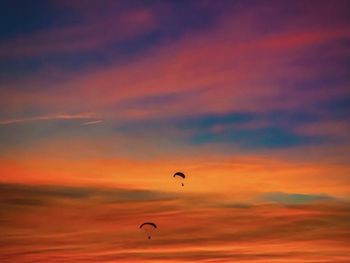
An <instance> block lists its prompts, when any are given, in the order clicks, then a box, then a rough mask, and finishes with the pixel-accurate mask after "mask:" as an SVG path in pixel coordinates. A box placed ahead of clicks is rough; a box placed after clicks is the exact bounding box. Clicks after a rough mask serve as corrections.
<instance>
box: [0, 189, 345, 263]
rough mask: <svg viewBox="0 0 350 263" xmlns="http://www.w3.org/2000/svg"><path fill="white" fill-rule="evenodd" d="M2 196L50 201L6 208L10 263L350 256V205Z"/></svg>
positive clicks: (69, 194)
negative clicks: (146, 226)
mask: <svg viewBox="0 0 350 263" xmlns="http://www.w3.org/2000/svg"><path fill="white" fill-rule="evenodd" d="M0 190H1V192H0V200H1V201H4V200H7V198H9V197H11V198H15V197H16V198H22V199H27V198H28V200H31V199H30V197H31V198H32V199H34V200H46V201H49V202H48V203H47V204H33V203H31V204H25V203H22V202H21V201H18V200H12V201H10V202H7V204H6V206H4V205H3V204H2V206H1V209H2V211H6V212H5V213H1V214H0V228H1V229H2V236H1V240H2V242H3V244H4V245H3V247H2V249H3V250H2V253H1V255H0V257H1V259H2V260H4V262H11V261H17V262H30V261H35V262H42V261H45V260H47V259H48V258H51V259H52V260H53V262H56V261H55V260H56V259H57V262H58V261H62V260H63V259H66V258H67V259H68V258H69V260H71V261H72V260H73V261H74V262H87V261H89V262H109V261H113V260H122V261H125V262H147V261H152V262H157V261H158V262H169V263H170V262H189V261H200V262H206V261H208V260H216V261H220V262H232V261H235V260H239V261H243V262H244V261H247V262H254V261H257V260H260V261H261V260H263V261H272V260H279V261H283V262H286V261H288V260H289V261H303V260H304V261H305V260H308V261H320V260H324V259H330V258H332V259H334V260H335V261H337V262H341V260H342V259H344V258H349V257H350V254H349V251H348V249H347V247H348V244H349V241H350V240H349V233H348V232H349V230H348V229H349V222H350V220H349V219H350V214H349V204H348V203H344V202H338V201H337V200H334V201H333V202H320V203H317V204H316V203H300V204H295V205H293V206H286V205H282V206H281V205H280V204H271V203H270V204H252V205H250V206H244V209H242V207H241V206H236V205H234V206H225V207H222V206H221V207H219V206H217V207H212V206H210V205H209V206H198V205H196V203H197V202H198V203H201V202H203V198H204V200H205V195H203V197H202V199H198V200H196V199H194V200H193V202H189V203H186V204H182V205H180V204H179V203H178V201H177V199H178V198H180V199H181V196H179V197H178V196H176V197H175V198H174V199H173V198H172V197H171V198H170V199H169V198H168V197H169V196H167V193H163V194H162V193H160V195H159V193H157V192H154V191H144V190H128V189H107V188H88V187H66V186H64V187H63V186H35V185H32V186H29V185H9V184H2V185H1V186H0ZM164 194H165V195H164ZM188 198H190V199H191V196H189V197H188ZM298 198H299V197H298ZM58 200H60V201H58ZM140 201H141V202H140ZM145 201H146V202H145ZM148 201H150V202H148ZM146 220H152V221H154V222H156V223H157V225H158V228H157V231H156V232H155V233H154V236H153V238H152V241H151V243H150V241H148V239H147V238H146V237H145V236H143V233H141V232H140V231H139V229H138V226H139V224H140V223H141V222H144V221H146ZM330 230H331V231H330ZM33 240H35V242H34V243H33ZM60 255H61V256H60ZM62 255H64V256H62Z"/></svg>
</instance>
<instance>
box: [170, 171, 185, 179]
mask: <svg viewBox="0 0 350 263" xmlns="http://www.w3.org/2000/svg"><path fill="white" fill-rule="evenodd" d="M176 176H180V177H182V178H184V179H185V177H186V176H185V174H184V173H182V172H177V173H175V174H174V176H173V177H176Z"/></svg>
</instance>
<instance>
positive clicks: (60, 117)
mask: <svg viewBox="0 0 350 263" xmlns="http://www.w3.org/2000/svg"><path fill="white" fill-rule="evenodd" d="M94 116H95V114H93V113H79V114H56V115H47V116H35V117H27V118H19V119H7V120H0V125H11V124H17V123H25V122H33V121H51V120H84V119H92V118H94Z"/></svg>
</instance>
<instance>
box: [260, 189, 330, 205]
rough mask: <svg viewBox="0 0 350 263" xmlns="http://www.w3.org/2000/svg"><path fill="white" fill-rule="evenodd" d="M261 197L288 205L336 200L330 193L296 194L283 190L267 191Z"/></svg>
mask: <svg viewBox="0 0 350 263" xmlns="http://www.w3.org/2000/svg"><path fill="white" fill-rule="evenodd" d="M260 198H261V200H263V201H267V202H274V203H279V204H286V205H292V204H307V203H318V202H330V201H335V200H336V199H335V198H334V197H331V196H328V195H322V194H320V195H316V194H295V193H283V192H271V193H265V194H263V195H262V196H261V197H260Z"/></svg>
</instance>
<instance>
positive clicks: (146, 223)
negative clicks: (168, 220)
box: [140, 222, 157, 228]
mask: <svg viewBox="0 0 350 263" xmlns="http://www.w3.org/2000/svg"><path fill="white" fill-rule="evenodd" d="M146 225H149V226H153V227H154V228H157V225H156V224H155V223H152V222H145V223H143V224H141V225H140V228H142V227H143V226H146Z"/></svg>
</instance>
